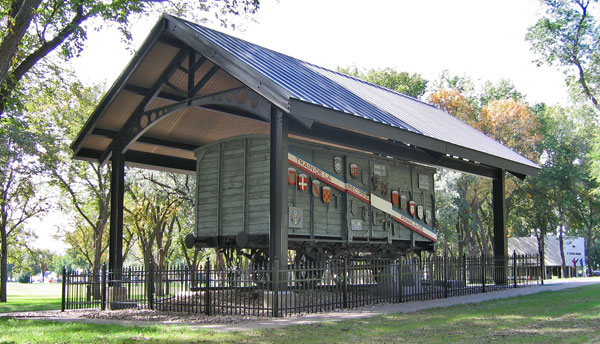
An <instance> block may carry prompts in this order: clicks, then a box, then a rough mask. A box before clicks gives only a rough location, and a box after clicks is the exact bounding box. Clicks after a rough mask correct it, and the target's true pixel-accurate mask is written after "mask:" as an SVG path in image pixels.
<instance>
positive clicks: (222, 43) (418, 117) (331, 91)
mask: <svg viewBox="0 0 600 344" xmlns="http://www.w3.org/2000/svg"><path fill="white" fill-rule="evenodd" d="M174 19H176V20H178V21H180V22H181V23H184V24H185V25H186V26H188V27H189V28H191V29H192V30H193V31H195V32H196V33H198V34H200V35H202V36H203V37H204V38H206V39H207V40H209V41H210V42H212V44H215V45H216V46H218V47H220V48H221V49H224V50H225V51H226V52H228V53H229V54H231V55H232V56H233V57H234V58H236V59H237V60H239V61H240V62H242V63H244V64H246V65H248V66H249V67H251V68H253V69H254V70H255V71H257V72H258V73H260V74H261V75H262V76H263V77H264V78H266V79H268V80H270V81H271V82H273V83H275V84H276V85H278V86H279V87H281V88H282V89H284V90H285V91H286V92H287V93H288V97H289V98H293V99H297V100H300V101H304V102H308V103H312V104H316V105H319V106H322V107H325V108H329V109H333V110H337V111H341V112H344V113H347V114H351V115H354V116H358V117H362V118H365V119H368V120H371V121H374V122H379V123H383V124H386V125H389V126H392V127H396V128H400V129H403V130H406V131H409V132H413V133H417V134H420V135H424V136H427V137H431V138H434V139H437V140H441V141H444V142H448V143H451V144H454V145H458V146H462V147H465V148H468V149H472V150H474V151H478V152H482V153H486V154H490V155H493V156H497V157H500V158H503V159H508V160H511V161H515V162H518V163H520V164H523V165H526V166H530V167H533V168H539V167H538V166H537V164H535V163H533V162H531V161H530V160H528V159H526V158H525V157H523V156H521V155H519V154H517V153H515V152H513V151H512V150H510V149H509V148H507V147H505V146H504V145H502V144H500V143H498V142H496V141H495V140H493V139H491V138H489V137H487V136H486V135H484V134H483V133H481V132H480V131H478V130H476V129H474V128H472V127H471V126H469V125H467V124H465V123H463V122H461V121H460V120H458V119H456V118H455V117H453V116H451V115H449V114H448V113H446V112H444V111H442V110H439V109H437V108H435V107H434V106H431V105H429V104H426V103H424V102H422V101H420V100H417V99H414V98H412V97H409V96H406V95H403V94H401V93H398V92H395V91H392V90H389V89H386V88H383V87H381V86H378V85H373V84H370V83H367V82H365V81H362V80H359V79H356V78H353V77H351V76H348V75H345V74H341V73H338V72H335V71H332V70H328V69H326V68H322V67H319V66H316V65H314V64H311V63H308V62H304V61H301V60H299V59H296V58H294V57H291V56H288V55H285V54H282V53H279V52H276V51H273V50H270V49H267V48H264V47H261V46H258V45H256V44H253V43H250V42H247V41H244V40H242V39H238V38H235V37H232V36H230V35H227V34H224V33H222V32H219V31H215V30H211V29H208V28H206V27H203V26H200V25H197V24H194V23H191V22H187V21H184V20H181V19H178V18H174Z"/></svg>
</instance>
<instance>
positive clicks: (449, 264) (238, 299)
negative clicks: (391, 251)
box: [62, 254, 543, 317]
mask: <svg viewBox="0 0 600 344" xmlns="http://www.w3.org/2000/svg"><path fill="white" fill-rule="evenodd" d="M540 283H543V279H542V274H541V264H540V259H539V257H537V256H519V255H514V254H513V255H512V256H510V257H508V258H503V259H495V258H493V257H485V256H481V257H460V258H450V257H446V256H444V257H432V258H427V259H420V258H399V259H368V258H360V259H350V258H345V259H330V260H327V261H325V262H323V263H321V264H306V263H299V264H290V265H288V267H287V269H279V268H278V264H277V262H275V264H273V265H272V266H271V265H264V266H256V265H254V266H252V267H251V268H237V267H236V268H222V267H219V266H216V265H211V264H210V263H209V262H206V264H205V267H204V268H203V269H200V270H190V269H187V268H185V267H169V268H166V269H154V268H152V267H151V268H150V269H147V270H144V269H142V268H125V269H122V270H116V271H107V270H106V268H105V267H103V268H102V269H101V270H100V271H84V272H76V271H71V272H66V271H65V272H63V298H62V309H63V310H65V309H81V308H100V309H102V310H104V309H124V308H138V309H156V310H163V311H175V312H187V313H204V314H209V315H210V314H221V315H256V316H274V317H278V316H287V315H293V314H300V313H314V312H323V311H332V310H337V309H342V308H355V307H361V306H366V305H372V304H377V303H401V302H410V301H418V300H430V299H437V298H446V297H453V296H459V295H467V294H473V293H482V292H488V291H494V290H502V289H506V288H517V287H522V286H527V285H536V284H540Z"/></svg>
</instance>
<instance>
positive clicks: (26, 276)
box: [17, 272, 31, 283]
mask: <svg viewBox="0 0 600 344" xmlns="http://www.w3.org/2000/svg"><path fill="white" fill-rule="evenodd" d="M17 282H19V283H31V274H30V273H29V272H21V273H20V274H19V275H18V276H17Z"/></svg>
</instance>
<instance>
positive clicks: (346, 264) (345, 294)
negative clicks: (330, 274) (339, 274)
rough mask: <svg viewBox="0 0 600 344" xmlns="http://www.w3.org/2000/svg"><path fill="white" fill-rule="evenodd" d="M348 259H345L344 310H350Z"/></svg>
mask: <svg viewBox="0 0 600 344" xmlns="http://www.w3.org/2000/svg"><path fill="white" fill-rule="evenodd" d="M348 277H349V274H348V258H347V257H344V308H348Z"/></svg>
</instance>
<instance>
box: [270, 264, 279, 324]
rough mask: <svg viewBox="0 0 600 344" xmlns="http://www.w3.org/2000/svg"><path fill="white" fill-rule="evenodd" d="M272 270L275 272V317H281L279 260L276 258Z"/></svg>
mask: <svg viewBox="0 0 600 344" xmlns="http://www.w3.org/2000/svg"><path fill="white" fill-rule="evenodd" d="M271 268H272V269H273V270H274V277H275V281H274V284H273V295H272V296H273V316H274V317H276V318H277V317H279V259H277V258H275V259H274V260H273V264H272V265H271Z"/></svg>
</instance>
